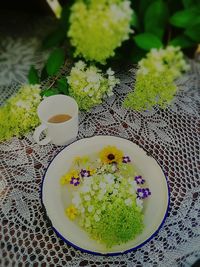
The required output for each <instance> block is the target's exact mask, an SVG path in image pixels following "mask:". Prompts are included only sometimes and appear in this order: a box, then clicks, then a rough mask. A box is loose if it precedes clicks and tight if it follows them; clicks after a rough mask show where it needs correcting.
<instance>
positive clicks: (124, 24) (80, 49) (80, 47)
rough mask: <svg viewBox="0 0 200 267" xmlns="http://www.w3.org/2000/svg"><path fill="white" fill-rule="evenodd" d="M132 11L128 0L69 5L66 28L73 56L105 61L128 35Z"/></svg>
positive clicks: (77, 2) (106, 0)
mask: <svg viewBox="0 0 200 267" xmlns="http://www.w3.org/2000/svg"><path fill="white" fill-rule="evenodd" d="M132 13H133V11H132V9H131V7H130V1H128V0H101V1H99V0H90V1H84V0H80V1H76V2H75V3H74V4H73V6H72V8H71V14H70V28H69V31H68V36H69V38H70V40H71V43H72V45H73V46H74V47H75V49H76V50H75V56H77V55H81V56H83V57H84V58H85V59H86V60H90V61H96V62H100V63H105V61H106V59H108V58H109V57H111V56H114V50H115V49H116V48H117V47H119V46H121V43H122V42H123V41H124V40H127V39H128V37H129V33H130V32H131V29H130V22H131V16H132Z"/></svg>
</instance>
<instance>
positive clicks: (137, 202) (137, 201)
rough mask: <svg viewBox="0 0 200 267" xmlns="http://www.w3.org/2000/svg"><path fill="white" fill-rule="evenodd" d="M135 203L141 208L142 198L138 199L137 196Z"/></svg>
mask: <svg viewBox="0 0 200 267" xmlns="http://www.w3.org/2000/svg"><path fill="white" fill-rule="evenodd" d="M136 204H137V206H138V207H139V208H141V209H142V208H143V200H142V199H139V198H136Z"/></svg>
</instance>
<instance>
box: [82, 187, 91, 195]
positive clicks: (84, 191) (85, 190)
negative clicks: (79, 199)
mask: <svg viewBox="0 0 200 267" xmlns="http://www.w3.org/2000/svg"><path fill="white" fill-rule="evenodd" d="M81 191H82V192H83V193H88V192H89V191H90V186H88V185H83V186H82V188H81Z"/></svg>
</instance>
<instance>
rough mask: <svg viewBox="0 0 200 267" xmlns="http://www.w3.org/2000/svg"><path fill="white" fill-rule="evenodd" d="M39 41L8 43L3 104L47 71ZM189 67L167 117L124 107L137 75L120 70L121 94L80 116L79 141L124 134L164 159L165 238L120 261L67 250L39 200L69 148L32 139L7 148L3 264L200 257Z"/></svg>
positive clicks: (0, 90) (2, 170)
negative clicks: (34, 73)
mask: <svg viewBox="0 0 200 267" xmlns="http://www.w3.org/2000/svg"><path fill="white" fill-rule="evenodd" d="M39 21H40V23H41V20H39ZM37 23H38V21H37ZM35 31H36V32H37V33H38V30H37V27H35ZM29 34H30V33H29ZM32 35H33V34H32ZM32 35H31V36H29V35H28V36H27V35H26V36H25V37H24V32H23V34H22V36H21V35H20V34H18V35H17V37H16V36H15V35H12V34H10V36H6V35H5V36H4V38H3V39H1V42H0V103H1V104H2V103H3V102H4V101H5V99H6V98H7V97H9V96H10V95H12V94H13V93H14V92H15V91H17V89H18V87H19V84H20V83H22V82H26V75H27V71H28V69H29V67H30V65H31V64H33V62H34V63H35V64H36V65H37V66H40V65H41V63H42V62H43V60H44V59H45V58H46V56H47V53H41V52H40V51H39V49H38V48H39V43H40V34H38V35H37V38H36V37H34V35H33V36H32ZM38 36H39V37H38ZM190 64H191V70H190V71H189V72H188V73H187V74H185V75H184V76H183V77H182V78H181V79H180V80H178V81H177V85H178V87H179V89H180V90H179V93H178V94H177V96H176V98H175V99H174V101H173V103H172V105H171V106H170V107H168V108H167V109H166V110H165V111H163V110H160V109H158V108H154V109H153V110H151V111H146V112H140V113H139V112H134V111H129V110H125V109H123V108H122V106H121V103H122V101H123V99H124V97H125V95H126V94H127V92H129V91H130V90H132V86H133V84H134V75H133V74H132V73H131V72H130V71H128V70H123V71H120V68H119V71H117V76H118V77H119V78H120V80H121V83H120V85H119V86H117V87H116V88H115V94H114V96H112V97H110V98H108V99H106V100H105V102H104V103H103V104H102V105H100V106H98V107H95V108H94V109H93V110H92V111H91V112H88V113H81V114H80V119H79V134H78V138H77V139H80V138H84V137H89V136H93V135H115V136H121V137H124V138H127V139H129V140H131V141H133V142H135V143H136V144H138V145H139V146H140V147H142V148H143V149H144V150H145V151H146V152H147V153H148V154H150V155H152V156H153V157H154V158H155V159H156V160H157V161H158V163H159V164H160V166H161V168H162V169H163V171H164V172H165V173H166V175H167V177H168V181H169V187H170V192H171V204H170V211H169V214H168V217H167V219H166V222H165V224H164V226H163V227H162V229H161V230H160V231H159V233H158V234H157V235H156V236H155V237H154V238H153V239H152V240H151V241H150V242H149V243H147V244H146V245H144V246H143V247H142V248H140V249H138V250H136V251H133V252H131V253H128V254H126V255H120V256H115V257H106V256H93V255H89V254H87V253H82V252H81V251H79V250H77V249H75V248H73V247H71V246H69V245H67V244H65V243H64V242H63V241H62V240H61V239H60V238H59V237H57V236H56V234H55V233H54V232H53V230H52V229H51V226H50V223H49V222H48V220H47V219H46V217H45V212H44V210H43V208H42V205H41V201H40V197H39V189H40V185H41V180H42V177H43V174H44V172H45V169H46V167H47V165H48V163H49V161H51V160H52V159H53V157H54V156H55V155H56V154H57V153H58V152H59V151H60V150H61V149H62V147H56V146H54V145H51V144H49V145H46V146H39V145H37V144H36V143H35V142H34V141H33V138H32V133H30V134H29V135H27V136H25V137H24V138H22V139H18V138H13V139H11V140H10V141H7V142H3V143H1V144H0V207H1V211H0V220H1V222H0V246H1V249H0V266H3V267H4V266H73V267H74V266H145V267H148V266H149V267H151V266H162V267H163V266H164V267H167V266H191V264H192V263H193V262H194V261H195V260H196V259H197V258H200V209H199V207H200V90H199V89H200V65H199V64H198V63H197V62H194V61H190ZM121 69H123V68H121Z"/></svg>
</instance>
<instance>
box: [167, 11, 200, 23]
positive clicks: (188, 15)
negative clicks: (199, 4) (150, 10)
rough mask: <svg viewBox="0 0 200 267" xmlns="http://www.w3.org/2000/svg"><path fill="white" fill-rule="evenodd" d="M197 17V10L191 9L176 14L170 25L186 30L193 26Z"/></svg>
mask: <svg viewBox="0 0 200 267" xmlns="http://www.w3.org/2000/svg"><path fill="white" fill-rule="evenodd" d="M198 16H199V13H198V9H197V8H195V7H193V8H190V9H187V10H181V11H178V12H176V13H175V14H174V15H173V16H172V17H171V18H170V23H171V24H172V25H174V26H176V27H180V28H186V27H189V26H191V25H193V24H194V20H197V19H198Z"/></svg>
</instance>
